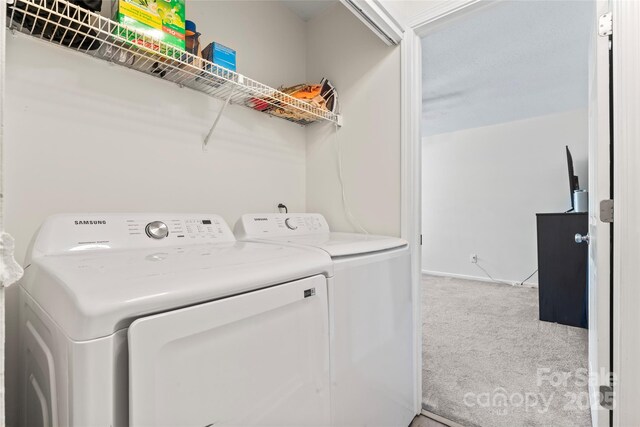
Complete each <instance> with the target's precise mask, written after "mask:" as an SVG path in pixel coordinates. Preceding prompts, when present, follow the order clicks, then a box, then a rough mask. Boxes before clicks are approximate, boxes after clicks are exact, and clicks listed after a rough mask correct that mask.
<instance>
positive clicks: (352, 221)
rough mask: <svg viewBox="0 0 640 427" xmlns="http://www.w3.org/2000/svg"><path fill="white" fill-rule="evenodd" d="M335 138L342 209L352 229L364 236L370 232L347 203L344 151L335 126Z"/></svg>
mask: <svg viewBox="0 0 640 427" xmlns="http://www.w3.org/2000/svg"><path fill="white" fill-rule="evenodd" d="M335 137H336V150H337V156H338V180H339V181H340V190H341V192H342V207H343V208H344V213H345V215H346V216H347V220H348V221H349V223H350V224H351V226H352V227H354V228H356V229H359V230H360V231H361V232H363V233H364V234H369V232H368V231H367V230H366V229H365V228H364V227H363V226H362V225H361V224H360V222H358V220H357V219H355V217H354V216H353V214H352V213H351V209H349V204H348V203H347V195H346V191H345V189H344V179H343V177H342V149H341V146H340V140H339V139H338V125H337V124H336V125H335Z"/></svg>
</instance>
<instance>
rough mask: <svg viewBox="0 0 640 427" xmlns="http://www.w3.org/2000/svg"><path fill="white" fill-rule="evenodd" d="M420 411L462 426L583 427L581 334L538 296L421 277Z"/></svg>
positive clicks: (584, 348)
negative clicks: (546, 316) (554, 318)
mask: <svg viewBox="0 0 640 427" xmlns="http://www.w3.org/2000/svg"><path fill="white" fill-rule="evenodd" d="M422 286H423V302H422V303H423V334H424V341H423V363H424V368H423V403H422V404H423V407H424V409H426V410H428V411H430V412H432V413H434V414H437V415H440V416H442V417H444V418H447V419H449V420H452V421H454V422H457V423H459V424H462V425H464V426H482V427H500V426H505V427H506V426H508V427H515V426H553V427H564V426H589V425H591V415H590V412H589V399H588V386H587V382H586V369H587V349H588V343H587V331H586V330H585V329H580V328H574V327H569V326H564V325H558V324H554V323H548V322H541V321H539V320H538V290H537V289H533V288H525V287H513V286H509V285H500V284H493V283H486V282H477V281H471V280H460V279H451V278H442V277H432V276H424V277H423V281H422Z"/></svg>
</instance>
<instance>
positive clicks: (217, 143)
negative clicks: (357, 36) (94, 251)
mask: <svg viewBox="0 0 640 427" xmlns="http://www.w3.org/2000/svg"><path fill="white" fill-rule="evenodd" d="M229 3H234V5H233V7H232V6H230V5H229ZM250 3H255V4H253V5H252V4H250ZM187 6H188V10H190V11H191V12H190V13H189V16H192V14H193V15H196V16H200V17H199V18H198V28H199V31H201V32H202V33H203V34H204V36H203V38H205V40H213V39H216V40H220V41H221V42H222V43H226V44H228V45H229V46H231V47H233V48H235V49H237V50H238V66H239V71H240V72H242V73H245V72H246V74H247V75H250V76H251V77H255V78H256V79H258V80H263V81H265V82H266V83H269V84H272V85H279V84H281V83H286V84H291V83H296V82H300V81H304V80H305V74H306V66H305V61H304V57H302V60H301V57H300V52H304V50H305V30H304V28H305V26H304V22H303V21H301V20H300V19H299V18H297V17H296V16H295V15H293V14H292V13H291V12H290V11H289V10H288V9H286V8H284V7H281V6H280V5H279V4H277V3H265V2H190V3H189V4H188V5H187ZM252 6H254V7H255V9H252ZM194 9H195V10H197V12H198V13H196V12H195V11H194ZM204 16H206V17H207V19H205V18H204ZM194 19H195V18H194ZM265 20H267V21H270V22H271V25H268V26H264V25H262V23H264V22H265ZM238 22H244V23H246V25H247V27H244V26H238V25H237V23H238ZM257 27H261V30H260V31H259V32H247V31H246V28H257ZM7 44H8V46H7V63H8V65H7V94H6V106H7V114H6V129H5V132H6V133H5V137H6V148H5V150H6V153H5V168H6V169H5V176H6V188H5V198H6V199H5V200H6V206H5V209H6V211H5V212H6V229H7V231H9V232H10V233H11V234H13V235H14V236H15V238H16V241H17V254H18V259H19V260H22V258H23V255H24V253H25V250H26V247H27V244H28V242H29V240H30V239H31V236H32V235H33V233H34V232H35V230H36V228H37V227H38V225H39V224H40V223H41V222H42V220H43V219H44V218H45V217H46V216H47V215H50V214H53V213H56V212H71V211H80V212H88V211H167V210H169V211H175V210H178V211H182V212H186V211H202V212H216V213H220V214H222V215H223V216H224V217H225V219H226V220H227V221H229V222H230V223H231V224H233V222H234V221H235V220H236V219H237V218H238V217H239V215H241V214H242V213H246V212H248V211H273V209H274V207H275V205H277V203H278V202H284V203H286V204H288V205H289V206H290V208H291V209H292V210H304V208H305V151H306V149H305V130H304V129H303V128H301V127H299V126H296V125H294V124H291V123H287V122H285V121H283V120H277V119H271V118H269V117H268V116H266V115H263V114H259V113H257V112H253V111H249V110H246V109H244V108H240V107H236V106H231V107H229V108H228V109H227V111H226V112H225V115H224V116H223V119H222V121H221V123H220V126H219V128H218V129H217V130H216V133H215V135H214V136H213V139H212V141H211V143H210V147H209V149H208V152H206V153H204V152H203V151H202V149H201V141H202V138H203V137H204V135H206V133H207V131H208V129H209V127H210V126H211V124H212V123H213V120H214V118H215V115H216V114H217V111H218V110H219V108H220V105H221V104H220V103H219V102H218V101H216V100H212V99H210V98H208V97H206V96H205V95H202V94H199V93H196V92H193V91H191V90H189V89H180V88H179V87H177V86H176V85H174V84H171V83H167V82H163V81H160V80H158V79H154V78H152V77H148V76H144V75H142V74H140V73H137V72H134V71H130V70H126V69H123V68H121V67H115V66H110V65H109V64H107V63H105V62H102V61H98V60H93V59H91V58H88V57H86V56H84V55H80V54H76V53H70V52H68V51H66V50H64V49H62V48H55V47H52V46H49V45H45V44H43V43H40V42H38V41H34V40H33V39H29V38H26V37H24V36H17V37H10V38H9V40H8V43H7ZM267 51H268V52H267ZM254 54H255V56H254Z"/></svg>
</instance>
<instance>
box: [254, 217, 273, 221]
mask: <svg viewBox="0 0 640 427" xmlns="http://www.w3.org/2000/svg"><path fill="white" fill-rule="evenodd" d="M253 220H254V221H269V218H253Z"/></svg>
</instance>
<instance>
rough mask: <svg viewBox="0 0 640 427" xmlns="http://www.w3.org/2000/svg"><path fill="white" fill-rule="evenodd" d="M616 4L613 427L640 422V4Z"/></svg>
mask: <svg viewBox="0 0 640 427" xmlns="http://www.w3.org/2000/svg"><path fill="white" fill-rule="evenodd" d="M611 4H612V6H613V81H614V86H613V111H614V113H613V116H614V117H613V157H614V168H613V182H614V194H613V197H614V203H615V210H614V218H613V236H614V237H613V253H614V260H613V372H614V373H615V377H616V378H615V382H614V385H613V390H614V411H613V425H614V426H638V425H640V405H638V401H640V363H638V361H639V360H640V333H639V332H638V325H639V324H640V314H639V312H638V302H640V283H639V280H640V262H638V260H639V259H640V226H639V220H638V218H640V168H639V167H638V165H640V145H639V142H640V123H639V122H638V117H640V81H639V80H638V76H639V75H640V26H638V22H640V3H639V2H636V1H627V0H612V2H611Z"/></svg>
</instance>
